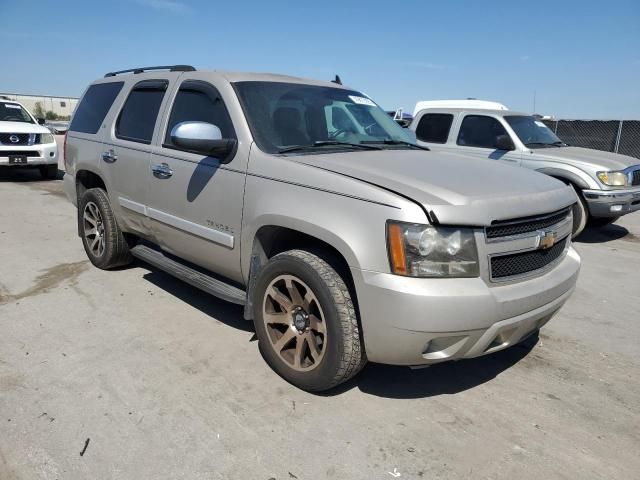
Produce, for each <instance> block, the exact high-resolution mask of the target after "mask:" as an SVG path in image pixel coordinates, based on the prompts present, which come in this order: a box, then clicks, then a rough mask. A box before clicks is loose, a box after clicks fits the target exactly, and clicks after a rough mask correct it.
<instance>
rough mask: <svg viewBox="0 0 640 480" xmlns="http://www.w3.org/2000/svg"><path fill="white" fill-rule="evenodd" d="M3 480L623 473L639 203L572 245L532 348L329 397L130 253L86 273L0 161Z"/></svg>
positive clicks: (26, 181)
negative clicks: (561, 300) (291, 379)
mask: <svg viewBox="0 0 640 480" xmlns="http://www.w3.org/2000/svg"><path fill="white" fill-rule="evenodd" d="M0 205H1V207H0V338H1V339H2V340H1V341H0V479H2V480H14V479H21V480H22V479H147V478H148V479H151V478H153V479H165V478H167V479H168V478H171V479H177V478H185V479H236V478H246V479H258V480H269V479H277V480H290V479H296V478H297V479H300V480H303V479H323V478H331V479H385V478H386V479H391V478H402V479H405V478H406V479H420V478H425V479H435V478H442V479H449V478H471V477H474V478H491V479H501V478H504V479H507V478H518V479H529V478H531V479H534V478H535V479H541V478H543V479H551V478H553V479H556V478H566V479H572V480H574V479H604V478H617V479H634V478H639V473H638V472H640V456H639V455H638V452H640V428H639V427H640V382H639V381H638V379H639V378H640V342H639V340H640V322H639V321H638V320H639V318H640V315H639V309H638V299H639V297H640V213H637V214H635V215H629V216H627V217H625V218H623V219H621V220H620V221H619V222H618V223H617V224H615V225H613V226H610V227H608V228H606V229H604V230H601V231H587V232H586V233H585V234H584V235H583V236H582V238H581V239H580V240H579V241H578V242H577V243H576V247H577V249H578V251H579V252H580V254H581V255H582V258H583V269H582V273H581V277H580V280H579V283H578V288H577V290H576V292H575V294H574V295H573V297H572V298H571V299H570V300H569V302H568V303H567V304H566V306H565V307H564V308H563V309H562V310H561V312H560V313H559V314H558V315H557V316H556V317H555V318H554V319H553V320H552V321H551V322H550V323H549V324H548V325H547V326H546V327H545V328H544V329H543V331H542V334H541V335H540V338H539V340H537V341H536V340H532V341H529V342H527V343H526V344H524V345H519V346H516V347H513V348H511V349H508V350H506V351H503V352H500V353H497V354H494V355H491V356H489V357H484V358H480V359H475V360H468V361H463V362H458V363H452V364H442V365H438V366H435V367H432V368H428V369H423V370H409V369H405V368H398V367H388V366H380V365H369V366H368V367H367V368H366V369H365V370H364V371H363V372H362V373H361V375H359V376H358V377H357V378H356V379H355V380H353V381H352V382H350V383H348V384H346V385H344V386H342V387H341V388H339V389H338V390H336V391H332V392H330V393H329V394H326V395H312V394H308V393H305V392H302V391H300V390H297V389H295V388H294V387H292V386H290V385H289V384H287V383H285V382H284V381H283V380H281V379H280V378H279V377H278V376H277V375H275V374H274V373H273V372H272V371H271V370H270V369H269V368H268V367H267V365H266V364H265V363H264V361H263V360H262V358H261V356H260V354H259V352H258V349H257V344H256V342H255V338H254V334H253V331H252V325H251V324H250V323H247V322H244V321H243V320H242V318H241V310H240V308H239V307H236V306H234V305H230V304H226V303H224V302H221V301H218V300H217V299H215V298H212V297H209V296H207V295H205V294H203V293H200V292H198V291H195V290H194V289H192V288H190V287H189V286H187V285H184V284H182V283H180V282H178V281H176V280H174V279H172V278H171V277H169V276H167V275H166V274H164V273H162V272H159V271H155V270H153V269H151V268H150V267H147V266H145V265H143V264H140V263H137V264H134V265H133V266H131V267H129V268H124V269H120V270H118V271H113V272H105V271H100V270H97V269H95V268H93V267H92V266H91V265H90V264H89V262H88V261H87V258H86V256H85V253H84V251H83V249H82V246H81V243H80V240H79V239H78V237H77V236H76V232H75V228H76V227H75V209H74V207H73V206H72V205H71V204H70V203H69V202H68V201H67V200H66V199H65V198H64V195H63V193H62V182H61V181H59V180H58V181H51V182H42V181H40V179H39V176H38V174H37V172H29V171H25V172H11V173H7V172H0Z"/></svg>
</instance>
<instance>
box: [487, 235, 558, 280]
mask: <svg viewBox="0 0 640 480" xmlns="http://www.w3.org/2000/svg"><path fill="white" fill-rule="evenodd" d="M568 240H569V237H565V238H563V239H562V240H559V241H558V242H556V244H555V245H554V246H553V247H551V248H549V249H547V250H530V251H528V252H521V253H512V254H508V255H501V256H495V257H491V278H492V279H505V278H506V277H515V276H519V275H524V274H529V273H532V272H536V271H537V270H542V269H544V268H546V267H548V266H550V265H552V264H553V263H554V262H555V261H556V260H558V259H560V258H561V257H562V254H563V252H564V250H565V247H566V246H567V242H568Z"/></svg>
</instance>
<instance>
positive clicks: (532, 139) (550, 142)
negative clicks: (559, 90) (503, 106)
mask: <svg viewBox="0 0 640 480" xmlns="http://www.w3.org/2000/svg"><path fill="white" fill-rule="evenodd" d="M504 119H505V120H506V121H507V123H508V124H509V125H510V126H511V128H513V131H514V132H516V135H518V138H519V139H520V140H521V141H522V143H524V144H525V146H527V147H529V148H549V147H562V146H565V143H564V142H563V141H562V140H560V139H559V138H558V137H556V134H555V133H553V132H552V131H551V130H549V128H548V127H547V126H546V125H545V124H544V123H542V122H541V121H540V120H536V119H535V118H534V117H530V116H528V115H505V117H504Z"/></svg>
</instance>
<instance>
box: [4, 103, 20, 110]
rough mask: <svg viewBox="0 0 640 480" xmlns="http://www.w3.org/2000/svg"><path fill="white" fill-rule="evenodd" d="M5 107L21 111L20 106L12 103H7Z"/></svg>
mask: <svg viewBox="0 0 640 480" xmlns="http://www.w3.org/2000/svg"><path fill="white" fill-rule="evenodd" d="M4 106H5V107H7V108H15V109H17V110H20V105H13V104H12V103H5V104H4Z"/></svg>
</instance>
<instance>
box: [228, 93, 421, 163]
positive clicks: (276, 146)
mask: <svg viewBox="0 0 640 480" xmlns="http://www.w3.org/2000/svg"><path fill="white" fill-rule="evenodd" d="M234 86H235V88H236V91H237V92H238V96H239V98H240V102H241V103H242V106H243V108H244V111H245V115H246V117H247V121H248V122H249V127H250V128H251V132H252V133H253V137H254V139H255V141H256V143H257V144H258V146H259V147H260V149H261V150H263V151H265V152H268V153H278V152H279V151H280V150H281V149H283V148H286V147H287V146H298V145H313V144H314V142H325V141H330V142H348V143H362V144H366V143H379V144H380V145H381V148H382V147H384V148H387V146H385V145H384V143H383V142H384V141H385V140H392V141H399V142H409V143H415V142H414V141H412V138H411V134H409V133H407V131H406V130H403V129H402V127H400V126H399V125H398V124H397V123H396V122H395V121H394V120H393V119H392V118H391V117H390V116H389V115H387V113H386V112H385V111H384V110H382V109H381V108H380V107H379V106H378V105H376V104H375V103H374V102H373V101H372V100H371V99H369V98H368V97H367V96H366V95H363V94H362V93H359V92H356V91H352V90H345V89H343V88H333V87H325V86H315V85H304V84H295V83H281V82H238V83H235V84H234ZM331 148H335V149H340V148H345V147H344V146H342V147H341V146H339V145H337V146H336V145H332V146H331ZM388 148H404V147H397V146H396V147H388Z"/></svg>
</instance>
